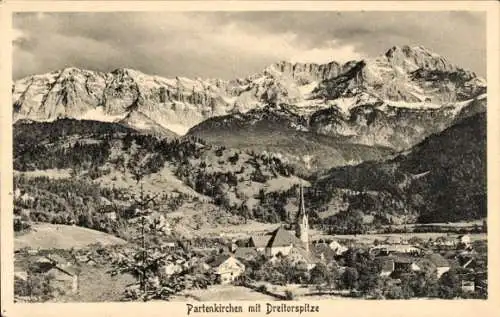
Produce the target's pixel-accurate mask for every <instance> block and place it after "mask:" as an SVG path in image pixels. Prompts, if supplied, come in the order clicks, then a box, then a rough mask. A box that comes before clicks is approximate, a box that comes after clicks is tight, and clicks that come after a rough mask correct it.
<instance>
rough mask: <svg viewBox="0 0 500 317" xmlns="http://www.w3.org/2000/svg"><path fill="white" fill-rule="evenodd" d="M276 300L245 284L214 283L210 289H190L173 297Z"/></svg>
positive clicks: (185, 299)
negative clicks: (244, 285)
mask: <svg viewBox="0 0 500 317" xmlns="http://www.w3.org/2000/svg"><path fill="white" fill-rule="evenodd" d="M193 300H197V301H231V300H241V301H274V300H276V298H274V297H271V296H268V295H264V294H261V293H259V292H256V291H254V290H251V289H249V288H246V287H243V286H234V285H214V286H211V287H209V288H208V289H201V290H189V291H184V292H182V293H181V294H179V295H177V296H175V297H174V298H172V301H193Z"/></svg>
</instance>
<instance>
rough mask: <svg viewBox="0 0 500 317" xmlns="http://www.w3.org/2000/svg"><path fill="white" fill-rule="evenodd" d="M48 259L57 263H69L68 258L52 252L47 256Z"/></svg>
mask: <svg viewBox="0 0 500 317" xmlns="http://www.w3.org/2000/svg"><path fill="white" fill-rule="evenodd" d="M45 257H46V258H47V259H49V260H50V261H53V262H55V263H57V264H66V263H68V260H67V259H65V258H64V257H62V256H60V255H59V254H50V255H46V256H45Z"/></svg>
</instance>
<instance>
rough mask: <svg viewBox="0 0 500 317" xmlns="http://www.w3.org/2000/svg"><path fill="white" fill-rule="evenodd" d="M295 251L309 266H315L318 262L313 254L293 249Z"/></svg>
mask: <svg viewBox="0 0 500 317" xmlns="http://www.w3.org/2000/svg"><path fill="white" fill-rule="evenodd" d="M293 251H294V252H297V253H298V254H300V255H301V256H302V258H303V259H304V261H305V262H306V263H307V264H314V263H316V262H318V259H317V258H316V257H315V256H314V255H313V254H312V253H309V252H307V251H306V250H305V249H303V248H293Z"/></svg>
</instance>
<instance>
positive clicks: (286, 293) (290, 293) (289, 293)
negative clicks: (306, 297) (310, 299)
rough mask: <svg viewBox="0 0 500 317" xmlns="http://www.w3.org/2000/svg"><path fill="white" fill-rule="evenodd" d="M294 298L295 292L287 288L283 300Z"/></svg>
mask: <svg viewBox="0 0 500 317" xmlns="http://www.w3.org/2000/svg"><path fill="white" fill-rule="evenodd" d="M294 299H295V294H294V293H293V292H292V291H291V290H289V289H287V290H286V291H285V300H294Z"/></svg>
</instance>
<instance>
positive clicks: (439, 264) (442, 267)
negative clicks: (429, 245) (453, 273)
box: [424, 253, 450, 278]
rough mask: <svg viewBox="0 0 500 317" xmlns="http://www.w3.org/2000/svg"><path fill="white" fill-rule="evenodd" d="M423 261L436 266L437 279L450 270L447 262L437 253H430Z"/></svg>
mask: <svg viewBox="0 0 500 317" xmlns="http://www.w3.org/2000/svg"><path fill="white" fill-rule="evenodd" d="M424 259H427V260H429V261H430V262H432V264H434V265H435V266H436V269H437V277H438V278H439V277H441V275H443V274H444V273H446V272H448V271H449V270H450V263H449V262H448V260H446V259H445V258H444V257H443V256H441V255H440V254H438V253H432V254H429V255H426V256H425V257H424Z"/></svg>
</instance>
